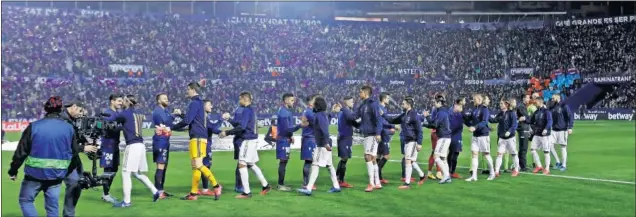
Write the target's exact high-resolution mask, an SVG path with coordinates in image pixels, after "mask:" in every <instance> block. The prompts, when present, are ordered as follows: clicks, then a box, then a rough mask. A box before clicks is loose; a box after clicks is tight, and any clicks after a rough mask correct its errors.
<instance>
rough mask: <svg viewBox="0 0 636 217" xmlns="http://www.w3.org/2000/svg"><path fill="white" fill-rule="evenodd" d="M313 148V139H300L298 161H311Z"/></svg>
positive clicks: (314, 140) (314, 145)
mask: <svg viewBox="0 0 636 217" xmlns="http://www.w3.org/2000/svg"><path fill="white" fill-rule="evenodd" d="M315 148H316V139H315V138H301V139H300V159H301V160H313V159H314V156H313V155H314V149H315Z"/></svg>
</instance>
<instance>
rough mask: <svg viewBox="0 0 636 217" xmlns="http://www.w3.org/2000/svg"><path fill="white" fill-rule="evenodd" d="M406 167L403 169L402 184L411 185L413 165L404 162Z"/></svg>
mask: <svg viewBox="0 0 636 217" xmlns="http://www.w3.org/2000/svg"><path fill="white" fill-rule="evenodd" d="M405 166H406V167H405V168H404V170H406V171H404V173H405V174H404V183H406V184H407V185H408V184H410V183H411V173H413V165H412V163H409V162H406V165H405Z"/></svg>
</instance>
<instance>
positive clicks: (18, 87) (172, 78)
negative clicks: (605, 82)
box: [2, 7, 636, 118]
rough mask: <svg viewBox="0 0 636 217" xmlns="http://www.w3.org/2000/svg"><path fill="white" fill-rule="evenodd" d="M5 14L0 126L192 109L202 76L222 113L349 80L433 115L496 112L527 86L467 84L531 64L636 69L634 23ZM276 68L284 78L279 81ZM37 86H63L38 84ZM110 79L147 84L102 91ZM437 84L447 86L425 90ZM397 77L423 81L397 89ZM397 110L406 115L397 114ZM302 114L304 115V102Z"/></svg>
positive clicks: (590, 70) (272, 108)
mask: <svg viewBox="0 0 636 217" xmlns="http://www.w3.org/2000/svg"><path fill="white" fill-rule="evenodd" d="M2 10H3V13H2V26H3V28H2V56H3V58H2V87H3V91H2V98H3V102H2V115H3V118H20V117H23V118H30V117H37V116H38V115H39V114H41V109H40V106H41V105H40V104H41V102H42V101H43V99H46V98H47V97H48V96H50V95H62V96H63V97H64V98H65V99H71V98H74V99H79V100H83V101H85V102H86V104H87V105H88V106H89V107H90V108H91V110H92V111H90V112H89V113H92V114H94V113H97V111H98V110H101V109H103V108H105V107H106V105H107V96H108V95H110V94H111V93H114V92H119V93H132V94H136V95H138V97H139V98H140V99H141V104H142V105H146V106H144V107H143V108H141V110H142V111H143V112H145V113H146V114H149V113H150V112H151V110H152V107H153V106H152V105H153V104H154V96H155V95H156V94H157V93H161V92H167V93H168V94H169V96H170V98H171V101H172V104H173V106H175V107H178V108H185V103H186V102H187V99H186V98H185V84H187V83H188V82H190V81H193V80H200V79H204V80H206V81H211V80H215V79H221V81H222V82H221V83H220V84H219V83H216V82H208V83H206V85H205V90H206V91H205V94H206V96H205V97H206V98H209V99H211V100H213V102H214V103H215V109H217V110H219V111H229V110H231V109H233V108H234V107H235V106H236V104H237V103H236V102H237V95H238V93H239V92H240V91H251V92H253V93H254V94H255V96H256V101H255V106H256V109H257V111H258V112H259V113H261V114H271V113H275V112H276V111H277V109H278V106H279V105H280V103H279V102H280V99H279V98H280V95H281V94H282V93H283V92H293V93H296V94H297V95H299V96H301V97H304V96H307V95H309V94H311V93H321V94H323V95H324V96H326V97H327V99H328V101H329V102H336V101H338V100H340V99H342V98H343V97H344V96H353V97H356V96H357V89H356V88H357V86H355V85H347V84H345V83H344V80H347V79H354V80H366V81H367V83H369V84H371V85H373V86H374V87H376V90H378V91H379V90H384V91H388V92H391V93H393V96H394V98H395V99H396V100H399V99H401V98H402V97H403V96H406V95H411V96H415V99H416V101H417V104H418V105H421V107H430V105H431V104H432V103H431V101H430V99H431V96H433V95H435V94H438V93H443V94H446V95H447V96H450V97H448V98H451V99H455V98H458V97H461V96H470V95H471V94H473V93H476V92H479V93H486V94H487V95H490V96H491V98H492V100H491V101H492V102H493V103H491V104H492V105H491V106H492V107H495V108H496V107H497V106H496V105H497V104H496V102H497V101H498V100H499V99H501V98H503V97H517V98H518V97H520V96H521V95H522V94H524V93H526V91H527V89H528V86H527V85H523V84H514V85H493V86H484V85H472V86H467V85H464V84H463V83H462V82H463V80H465V79H466V80H473V79H475V80H484V79H499V78H504V77H506V71H507V69H509V68H520V67H532V68H534V71H535V73H534V76H535V77H539V78H546V79H548V77H549V75H550V72H551V71H553V70H554V69H557V68H572V67H575V68H577V69H578V70H579V72H580V73H581V76H582V77H585V76H597V75H600V74H601V73H615V72H622V71H625V70H628V69H629V70H633V69H634V68H635V67H634V62H635V59H636V57H635V55H636V54H635V53H634V52H632V51H633V50H634V49H635V43H636V42H635V40H630V38H629V35H636V32H635V31H636V28H634V23H626V24H620V25H609V26H577V27H568V28H565V27H563V28H548V27H546V28H543V29H510V30H508V29H500V30H496V31H486V30H483V31H473V30H469V29H424V28H414V27H411V26H406V25H399V24H386V23H382V24H367V23H337V24H331V25H327V24H323V25H292V24H290V25H266V24H246V23H234V22H229V21H227V20H222V19H216V20H206V21H203V20H201V21H196V20H183V19H176V18H174V17H166V18H162V19H156V18H149V17H128V16H104V17H85V16H78V15H73V14H71V15H67V16H62V15H50V16H41V15H32V14H29V13H24V12H23V11H21V9H16V8H13V9H8V8H6V7H3V8H2ZM591 51H592V52H591ZM109 64H134V65H143V66H144V71H143V73H132V74H129V73H128V72H123V71H115V72H113V71H111V69H110V68H109ZM268 67H284V70H283V71H280V72H273V73H272V72H270V71H268ZM401 69H417V70H418V72H419V73H420V74H419V75H417V77H415V78H414V75H412V74H405V73H398V71H399V70H401ZM272 75H277V76H276V77H272ZM38 77H58V78H63V79H61V80H59V81H55V82H51V81H46V82H41V81H39V80H38ZM113 77H133V78H139V79H145V81H142V82H137V83H134V84H132V83H128V84H116V83H117V82H115V83H109V82H103V79H104V78H113ZM433 79H434V80H444V81H445V83H444V84H442V85H431V84H429V83H427V81H428V80H433ZM388 80H413V81H414V82H413V84H410V85H408V84H407V85H390V84H387V83H388V82H387V81H388ZM272 81H273V82H272ZM27 90H28V91H27ZM571 91H573V90H568V92H571ZM617 98H620V99H623V98H624V97H623V98H621V97H617ZM615 101H617V102H619V103H615V105H617V106H624V105H626V104H625V103H620V102H622V101H620V100H615ZM395 105H399V102H397V103H396V104H395ZM391 109H392V111H393V112H396V111H399V108H398V107H397V106H393V107H392V108H391ZM295 111H296V112H300V111H302V105H300V104H299V105H298V108H295Z"/></svg>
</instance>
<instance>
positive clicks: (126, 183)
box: [121, 171, 132, 203]
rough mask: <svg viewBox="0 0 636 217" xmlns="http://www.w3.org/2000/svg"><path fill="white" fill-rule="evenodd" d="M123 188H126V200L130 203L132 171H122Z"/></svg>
mask: <svg viewBox="0 0 636 217" xmlns="http://www.w3.org/2000/svg"><path fill="white" fill-rule="evenodd" d="M121 178H122V185H123V186H122V188H123V189H124V198H123V200H124V202H126V203H130V193H131V191H132V178H131V177H130V172H128V171H122V172H121Z"/></svg>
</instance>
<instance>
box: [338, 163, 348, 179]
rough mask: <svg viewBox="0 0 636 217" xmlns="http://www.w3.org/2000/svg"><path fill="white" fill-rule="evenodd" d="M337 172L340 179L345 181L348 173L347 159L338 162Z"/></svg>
mask: <svg viewBox="0 0 636 217" xmlns="http://www.w3.org/2000/svg"><path fill="white" fill-rule="evenodd" d="M336 173H337V175H338V181H341V182H344V180H345V174H346V173H347V161H346V160H340V162H338V171H336Z"/></svg>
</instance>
